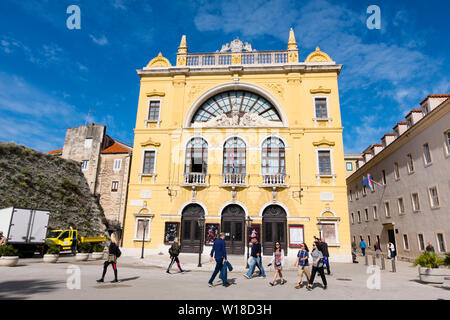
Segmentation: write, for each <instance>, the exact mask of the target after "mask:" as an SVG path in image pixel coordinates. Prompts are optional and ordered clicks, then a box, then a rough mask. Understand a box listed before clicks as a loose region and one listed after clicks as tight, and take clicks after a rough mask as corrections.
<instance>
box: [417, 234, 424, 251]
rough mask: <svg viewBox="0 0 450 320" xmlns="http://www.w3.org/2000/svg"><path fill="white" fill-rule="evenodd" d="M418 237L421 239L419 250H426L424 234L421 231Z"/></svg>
mask: <svg viewBox="0 0 450 320" xmlns="http://www.w3.org/2000/svg"><path fill="white" fill-rule="evenodd" d="M417 239H418V240H419V250H420V251H424V250H425V241H424V240H423V234H421V233H419V234H418V235H417Z"/></svg>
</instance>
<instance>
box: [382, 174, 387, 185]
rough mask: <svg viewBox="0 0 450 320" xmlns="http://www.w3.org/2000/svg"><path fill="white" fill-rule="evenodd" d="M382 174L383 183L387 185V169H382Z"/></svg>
mask: <svg viewBox="0 0 450 320" xmlns="http://www.w3.org/2000/svg"><path fill="white" fill-rule="evenodd" d="M381 174H382V181H383V184H384V185H386V171H385V170H382V171H381Z"/></svg>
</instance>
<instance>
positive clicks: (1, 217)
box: [0, 207, 50, 257]
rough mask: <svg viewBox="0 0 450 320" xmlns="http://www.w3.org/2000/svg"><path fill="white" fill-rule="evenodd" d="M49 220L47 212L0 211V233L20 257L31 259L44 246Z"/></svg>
mask: <svg viewBox="0 0 450 320" xmlns="http://www.w3.org/2000/svg"><path fill="white" fill-rule="evenodd" d="M49 218H50V211H47V210H34V209H20V208H14V207H10V208H4V209H0V231H3V236H5V237H6V239H7V241H8V244H11V245H13V247H14V248H16V249H18V250H19V254H20V255H21V256H23V257H32V256H33V254H34V253H35V252H36V251H42V248H43V246H44V245H45V239H46V236H47V228H48V220H49Z"/></svg>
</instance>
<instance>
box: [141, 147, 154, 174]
mask: <svg viewBox="0 0 450 320" xmlns="http://www.w3.org/2000/svg"><path fill="white" fill-rule="evenodd" d="M155 154H156V152H155V151H153V150H147V151H144V161H143V167H142V173H144V174H154V173H155Z"/></svg>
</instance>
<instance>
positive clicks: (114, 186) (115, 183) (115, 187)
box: [111, 181, 119, 192]
mask: <svg viewBox="0 0 450 320" xmlns="http://www.w3.org/2000/svg"><path fill="white" fill-rule="evenodd" d="M117 191H119V181H113V182H112V183H111V192H117Z"/></svg>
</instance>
